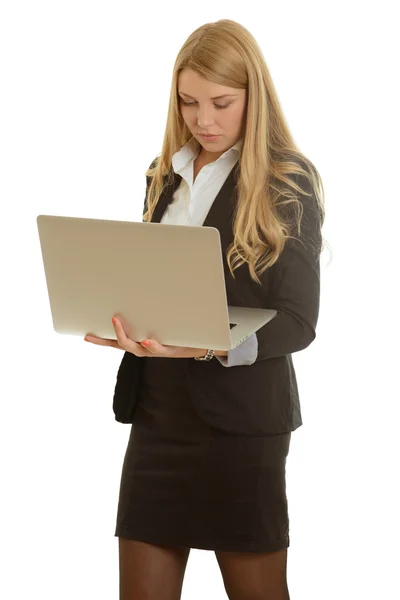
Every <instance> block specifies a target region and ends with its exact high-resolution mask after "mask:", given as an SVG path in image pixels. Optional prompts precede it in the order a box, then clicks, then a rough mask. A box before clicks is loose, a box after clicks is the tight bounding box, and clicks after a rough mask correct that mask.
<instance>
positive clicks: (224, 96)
mask: <svg viewBox="0 0 400 600" xmlns="http://www.w3.org/2000/svg"><path fill="white" fill-rule="evenodd" d="M179 94H182V95H183V96H187V97H188V98H192V99H193V100H196V98H195V97H194V96H190V95H189V94H185V92H181V91H180V90H179ZM228 96H237V94H223V95H222V96H214V98H211V100H219V99H220V98H227V97H228Z"/></svg>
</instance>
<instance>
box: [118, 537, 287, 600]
mask: <svg viewBox="0 0 400 600" xmlns="http://www.w3.org/2000/svg"><path fill="white" fill-rule="evenodd" d="M118 539H119V583H120V596H119V600H180V597H181V592H182V585H183V578H184V575H185V570H186V564H187V560H188V558H189V553H190V548H184V547H178V546H176V547H171V546H158V545H157V546H156V545H153V544H147V543H145V542H139V541H136V540H128V539H126V538H121V537H120V538H118ZM215 556H216V558H217V561H218V564H219V568H220V570H221V574H222V577H223V580H224V586H225V590H226V593H227V596H228V598H229V600H290V597H289V591H288V588H287V583H286V565H287V549H285V550H281V551H279V552H268V553H263V554H258V553H236V552H220V551H218V552H217V551H215Z"/></svg>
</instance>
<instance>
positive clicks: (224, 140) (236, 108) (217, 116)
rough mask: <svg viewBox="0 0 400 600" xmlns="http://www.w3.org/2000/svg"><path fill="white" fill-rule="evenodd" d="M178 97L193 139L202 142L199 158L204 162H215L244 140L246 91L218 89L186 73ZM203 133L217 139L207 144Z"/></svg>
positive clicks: (190, 73) (224, 87) (179, 80)
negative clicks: (212, 135) (214, 136)
mask: <svg viewBox="0 0 400 600" xmlns="http://www.w3.org/2000/svg"><path fill="white" fill-rule="evenodd" d="M178 94H179V105H180V109H181V114H182V117H183V119H184V121H185V123H186V125H187V127H188V129H189V130H190V132H191V133H192V135H193V136H194V137H195V138H196V139H197V140H198V141H199V142H200V144H201V150H200V154H201V155H202V157H203V158H204V159H205V160H216V159H217V158H218V157H219V156H221V155H222V154H223V153H224V152H226V150H228V149H229V148H231V147H232V146H233V145H234V144H236V142H237V141H238V140H239V139H240V138H241V137H243V134H244V127H245V109H246V90H245V89H237V88H230V87H226V86H224V85H219V84H218V83H213V82H212V81H208V80H207V79H204V78H203V77H201V76H200V75H198V74H197V73H196V72H195V71H192V70H191V69H184V70H183V71H181V72H180V74H179V78H178ZM218 96H223V97H221V98H218ZM202 133H209V134H211V133H212V134H216V135H217V136H218V137H217V138H216V139H215V140H207V139H205V138H203V137H202V136H201V135H200V134H202Z"/></svg>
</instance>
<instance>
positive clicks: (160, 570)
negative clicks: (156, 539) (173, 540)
mask: <svg viewBox="0 0 400 600" xmlns="http://www.w3.org/2000/svg"><path fill="white" fill-rule="evenodd" d="M118 539H119V586H120V596H119V598H120V600H133V599H135V600H179V599H180V597H181V592H182V584H183V577H184V574H185V570H186V564H187V560H188V557H189V553H190V548H185V547H183V546H176V547H174V546H159V545H153V544H148V543H145V542H140V541H137V540H130V539H127V538H123V537H119V538H118Z"/></svg>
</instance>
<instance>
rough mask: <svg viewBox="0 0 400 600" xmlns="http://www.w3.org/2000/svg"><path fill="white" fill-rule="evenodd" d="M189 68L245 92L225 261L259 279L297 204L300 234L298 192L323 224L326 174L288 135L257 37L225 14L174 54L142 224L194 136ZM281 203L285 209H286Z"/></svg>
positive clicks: (280, 245)
mask: <svg viewBox="0 0 400 600" xmlns="http://www.w3.org/2000/svg"><path fill="white" fill-rule="evenodd" d="M183 69H192V70H193V71H195V72H197V73H198V74H199V75H201V76H203V77H205V78H206V79H207V80H209V81H213V82H215V83H218V84H221V85H225V86H229V87H232V88H241V89H246V90H247V98H246V104H247V106H246V114H245V119H246V125H245V133H244V140H243V146H242V148H241V151H240V155H239V167H240V169H239V177H238V182H237V186H236V190H237V204H236V208H235V212H234V221H233V235H234V239H233V242H232V244H231V245H230V246H229V248H228V250H227V256H226V258H227V263H228V266H229V270H230V272H231V274H232V277H233V278H235V275H234V270H235V269H236V268H238V267H239V266H240V265H242V264H244V263H248V265H249V272H250V275H251V277H252V279H253V280H254V281H256V282H258V283H261V282H260V279H259V277H258V275H260V274H261V273H263V272H264V271H265V270H266V269H268V268H270V267H271V266H272V265H273V264H274V263H275V262H276V261H277V260H278V258H279V256H280V254H281V252H282V251H283V249H284V245H285V242H286V240H287V239H288V238H291V237H292V235H290V233H292V229H291V226H292V225H293V223H291V222H290V221H293V219H291V218H289V213H288V211H287V208H288V207H289V205H293V207H294V206H296V207H297V210H296V212H297V215H296V218H295V221H296V225H297V232H298V235H299V236H300V235H301V229H300V223H301V217H302V213H303V205H302V202H301V201H300V200H299V199H298V197H297V194H296V192H297V193H299V194H303V195H305V196H310V197H311V202H312V203H313V204H314V208H315V210H316V211H317V213H319V218H320V223H321V225H322V224H323V222H324V219H325V209H324V189H323V185H322V180H321V177H320V175H319V173H318V171H317V169H316V168H315V167H314V165H313V164H312V163H311V162H310V161H309V160H308V159H307V158H306V157H305V156H304V155H303V154H302V153H301V152H300V151H299V150H298V148H297V146H296V144H295V142H294V140H293V137H292V136H291V134H290V132H289V128H288V126H287V124H286V121H285V117H284V115H283V111H282V109H281V106H280V104H279V101H278V97H277V93H276V91H275V87H274V84H273V82H272V79H271V76H270V74H269V71H268V68H267V65H266V63H265V60H264V58H263V55H262V52H261V49H260V48H259V46H258V44H257V42H256V41H255V39H254V38H253V36H252V35H251V34H250V33H249V32H248V31H247V29H245V28H244V27H243V26H242V25H240V24H239V23H236V22H235V21H231V20H227V19H223V20H220V21H217V22H215V23H207V24H205V25H202V26H201V27H199V28H198V29H196V30H195V31H194V32H193V33H192V34H191V35H190V36H189V37H188V39H187V40H186V42H185V43H184V44H183V46H182V48H181V49H180V51H179V53H178V56H177V58H176V61H175V65H174V70H173V78H172V84H171V92H170V100H169V108H168V117H167V123H166V128H165V134H164V140H163V144H162V150H161V154H160V155H159V156H158V157H157V158H156V159H155V160H154V161H153V162H152V164H151V165H150V167H149V169H148V170H147V171H146V177H147V182H148V185H147V193H146V202H145V212H144V213H143V220H144V221H150V220H151V218H152V215H153V213H154V209H155V207H156V204H157V202H158V199H159V197H160V195H161V193H162V191H163V189H164V186H165V185H169V184H170V183H171V182H172V179H173V173H172V169H171V165H172V156H173V155H174V153H175V152H177V151H178V150H180V148H181V147H182V146H183V145H184V144H186V143H187V142H188V141H189V140H190V139H191V137H192V134H191V132H190V130H189V129H188V127H187V126H186V123H185V122H184V120H183V117H182V115H181V112H180V108H179V95H178V76H179V73H180V72H181V71H182V70H183ZM150 179H151V183H150ZM303 201H304V200H303ZM279 207H284V210H283V211H280V210H279ZM285 215H286V216H285ZM320 249H321V248H320V247H318V248H316V250H317V251H319V250H320Z"/></svg>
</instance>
